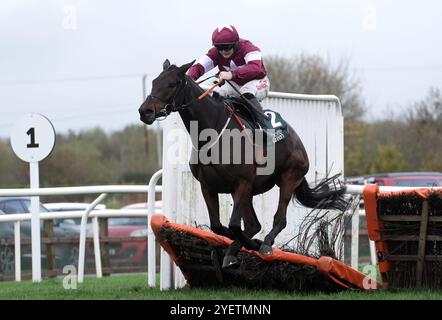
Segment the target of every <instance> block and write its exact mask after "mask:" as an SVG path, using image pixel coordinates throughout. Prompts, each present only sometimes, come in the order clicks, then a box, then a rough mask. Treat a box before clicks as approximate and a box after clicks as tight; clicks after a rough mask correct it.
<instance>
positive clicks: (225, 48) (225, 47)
mask: <svg viewBox="0 0 442 320" xmlns="http://www.w3.org/2000/svg"><path fill="white" fill-rule="evenodd" d="M234 46H235V44H234V43H227V44H216V45H215V48H217V49H218V51H229V50H230V49H233V47H234Z"/></svg>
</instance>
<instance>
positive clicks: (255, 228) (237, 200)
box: [223, 181, 261, 268]
mask: <svg viewBox="0 0 442 320" xmlns="http://www.w3.org/2000/svg"><path fill="white" fill-rule="evenodd" d="M232 197H233V212H232V216H231V218H230V223H229V229H230V230H231V231H232V232H233V234H234V236H235V241H234V242H233V243H232V244H231V245H230V247H229V249H228V250H227V253H226V255H225V257H224V260H223V268H225V267H228V266H231V265H233V264H236V263H237V262H238V259H237V258H236V254H237V253H238V251H239V250H240V249H241V247H242V246H243V245H244V246H245V247H246V248H247V249H250V250H258V249H259V245H258V244H257V243H256V242H255V241H253V240H251V238H252V237H253V236H254V235H255V234H257V233H258V232H259V230H261V225H260V224H259V221H258V218H257V217H256V214H255V211H254V210H253V206H252V197H253V195H252V184H251V183H250V182H248V181H241V182H240V183H239V184H238V187H237V188H235V191H234V193H233V194H232ZM241 219H243V221H244V232H243V231H242V229H241Z"/></svg>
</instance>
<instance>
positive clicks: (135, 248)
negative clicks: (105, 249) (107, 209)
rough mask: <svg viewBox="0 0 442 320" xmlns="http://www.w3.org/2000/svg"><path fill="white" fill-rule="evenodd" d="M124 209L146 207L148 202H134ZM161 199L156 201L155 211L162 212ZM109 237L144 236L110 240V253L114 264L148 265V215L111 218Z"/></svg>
mask: <svg viewBox="0 0 442 320" xmlns="http://www.w3.org/2000/svg"><path fill="white" fill-rule="evenodd" d="M121 209H124V210H128V209H129V210H131V209H145V210H146V211H147V204H146V202H141V203H134V204H130V205H127V206H124V207H122V208H121ZM161 212H162V210H161V201H156V202H155V213H161ZM108 230H109V237H118V238H120V237H123V238H126V237H143V240H141V239H140V240H135V239H133V240H131V239H124V240H123V241H115V242H110V244H109V255H110V259H111V263H112V264H113V265H128V264H130V265H146V264H147V239H146V238H145V237H147V217H146V218H135V217H127V218H110V219H109V227H108Z"/></svg>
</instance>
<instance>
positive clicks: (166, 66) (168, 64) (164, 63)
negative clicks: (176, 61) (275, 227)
mask: <svg viewBox="0 0 442 320" xmlns="http://www.w3.org/2000/svg"><path fill="white" fill-rule="evenodd" d="M169 67H170V61H169V59H166V60H165V61H164V62H163V71H164V70H166V69H168V68H169Z"/></svg>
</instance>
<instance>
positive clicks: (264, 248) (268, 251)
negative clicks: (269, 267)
mask: <svg viewBox="0 0 442 320" xmlns="http://www.w3.org/2000/svg"><path fill="white" fill-rule="evenodd" d="M259 253H260V254H262V255H263V256H268V255H270V254H272V246H269V245H268V244H265V243H263V244H262V245H261V248H259Z"/></svg>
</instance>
